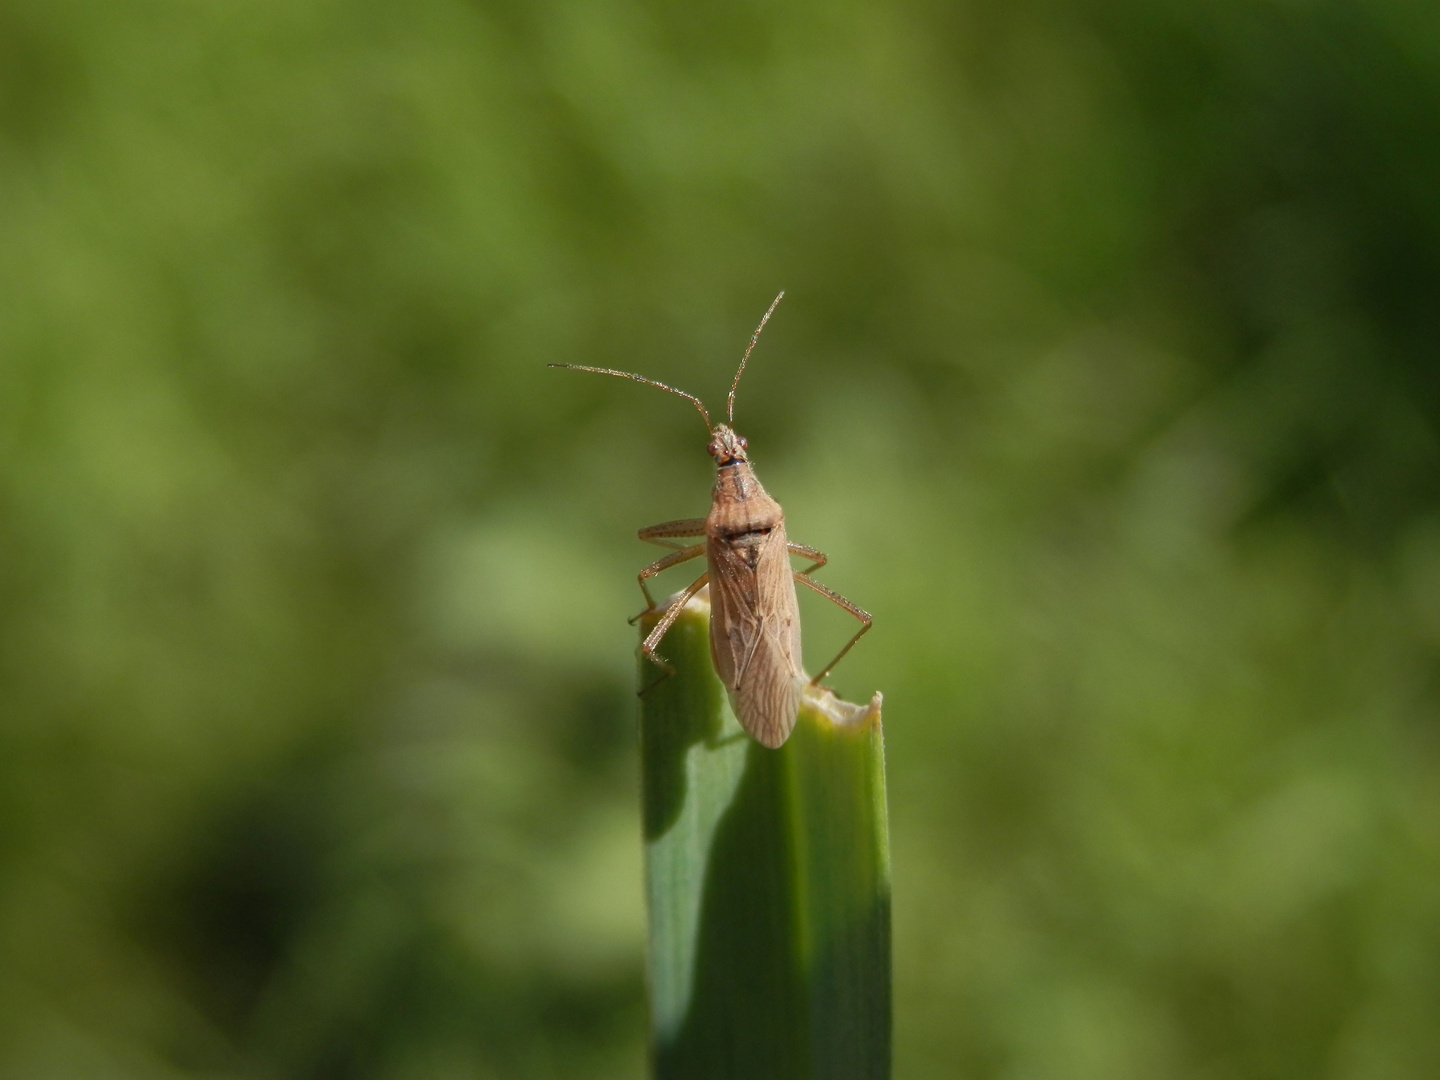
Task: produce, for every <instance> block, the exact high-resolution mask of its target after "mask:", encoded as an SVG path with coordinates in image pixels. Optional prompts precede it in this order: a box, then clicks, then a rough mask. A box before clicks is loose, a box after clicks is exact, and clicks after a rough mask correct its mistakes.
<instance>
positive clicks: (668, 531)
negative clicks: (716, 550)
mask: <svg viewBox="0 0 1440 1080" xmlns="http://www.w3.org/2000/svg"><path fill="white" fill-rule="evenodd" d="M635 535H636V536H638V537H640V539H641V540H644V541H645V542H646V543H647V544H659V545H660V546H661V547H676V546H677V545H675V544H667V543H666V542H665V541H666V539H667V538H669V537H677V536H678V537H686V536H704V535H705V519H704V518H684V519H682V520H680V521H662V522H661V523H660V524H659V525H647V526H646V527H645V528H643V529H641V530H640V531H639V532H638V533H636V534H635Z"/></svg>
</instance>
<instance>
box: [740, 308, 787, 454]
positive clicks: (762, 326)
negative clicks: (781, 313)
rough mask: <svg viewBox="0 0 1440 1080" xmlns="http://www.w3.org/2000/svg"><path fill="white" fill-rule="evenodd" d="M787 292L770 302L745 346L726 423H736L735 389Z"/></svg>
mask: <svg viewBox="0 0 1440 1080" xmlns="http://www.w3.org/2000/svg"><path fill="white" fill-rule="evenodd" d="M784 296H785V290H784V289H781V290H780V295H779V296H777V297H775V299H774V300H771V301H770V306H769V307H768V308H766V309H765V315H764V317H763V318H762V319H761V320H760V325H759V326H757V327H755V333H753V334H751V335H750V344H749V345H746V346H745V355H744V356H742V357H741V358H740V367H739V368H738V369H737V370H736V372H735V381H734V382H732V383H731V384H730V396H729V397H728V398H726V399H725V421H726V423H728V424H731V425H734V423H735V388H736V387H737V386H739V385H740V376H741V375H743V374H745V361H747V360H749V359H750V350H751V349H753V348H755V342H757V341H759V340H760V331H761V330H764V329H765V324H766V323H767V322H769V321H770V316H771V315H773V314H775V307H776V305H778V304H779V303H780V301H781V300H782V299H784Z"/></svg>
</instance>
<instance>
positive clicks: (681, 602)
mask: <svg viewBox="0 0 1440 1080" xmlns="http://www.w3.org/2000/svg"><path fill="white" fill-rule="evenodd" d="M703 546H704V545H703V544H702V545H701V547H703ZM677 554H678V552H677ZM709 581H710V572H709V571H708V570H707V571H706V572H705V573H703V574H701V575H700V576H699V577H698V578H696V579H695V580H694V581H692V582H691V583H690V587H689V588H687V589H686V590H685V591H684V592H682V593H681V594H680V595H679V596H677V597H676V598H675V599H674V600H672V601H671V602H670V606H669V607H668V608H666V609H665V614H664V615H662V616H661V617H660V621H659V622H658V623H656V624H655V629H653V630H651V631H650V633H649V634H647V635H646V637H645V641H644V642H643V643H642V644H641V646H640V651H641V652H643V653H644V654H645V658H646V659H647V660H649V661H650V662H651V663H652V664H656V665H658V666H659V667H661V668H663V669H664V670H665V674H664V675H661V676H660V678H658V679H656V680H655V681H654V682H653V683H651V684H650V685H649V686H646V687H645V688H644V689H642V690H641V691H640V695H641V696H642V697H643V696H645V695H646V694H648V693H649V692H650V691H651V690H653V689H655V687H657V686H659V685H660V684H661V683H662V682H664V681H665V680H666V679H668V678H669V677H670V676H671V675H674V674H675V669H674V668H673V667H671V666H670V663H669V661H667V660H666V659H665V658H664V657H662V656H661V655H660V654H659V653H657V652H656V651H655V649H656V647H657V646H659V644H660V639H661V638H663V637H664V636H665V635H666V634H667V633H669V631H670V627H672V626H674V625H675V620H676V619H678V618H679V617H680V612H682V611H684V610H685V605H686V604H688V603H689V602H690V598H691V597H692V596H694V595H695V594H696V593H698V592H699V591H700V590H701V589H703V588H704V587H705V586H706V584H707V583H709Z"/></svg>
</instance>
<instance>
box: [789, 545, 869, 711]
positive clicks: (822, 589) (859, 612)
mask: <svg viewBox="0 0 1440 1080" xmlns="http://www.w3.org/2000/svg"><path fill="white" fill-rule="evenodd" d="M816 554H819V553H818V552H816ZM795 580H796V581H798V582H800V584H801V585H805V586H807V587H808V588H811V589H813V590H815V591H816V592H817V593H819V594H820V595H821V596H823V597H825V599H827V600H829V601H830V602H831V603H833V604H836V605H838V606H839V607H842V608H844V609H845V610H846V611H848V612H849V613H850V614H851V615H854V616H855V618H857V619H859V620H860V621H861V622H862V623H864V625H863V626H861V627H860V629H859V630H856V631H855V636H854V637H852V638H851V639H850V640H849V641H847V642H846V643H845V647H844V648H843V649H841V650H840V651H839V652H838V653H836V654H835V659H834V660H831V661H830V663H828V664H826V665H825V668H824V670H823V671H821V672H820V674H819V675H816V676H815V677H814V678H813V679H811V680H810V685H811V686H819V685H820V680H821V679H823V678H825V676H826V675H829V674H830V672H832V671H834V670H835V665H836V664H838V663H840V661H841V660H843V659H845V654H846V653H848V652H849V651H850V650H851V649H852V648H853V647H854V645H855V643H856V642H857V641H859V640H860V639H861V638H862V637H863V636H864V635H865V631H867V630H869V629H870V627H871V625H872V624H873V623H874V621H875V620H874V617H873V616H871V614H870V613H869V612H868V611H866V610H865V609H864V608H861V607H857V606H856V605H855V604H853V603H851V602H850V601H849V600H847V599H846V598H845V597H843V596H841V595H840V594H839V593H838V592H836V591H835V590H834V589H832V588H830V587H828V586H826V585H821V584H820V582H818V581H816V580H815V579H814V578H812V577H811V576H810V575H809V574H806V573H802V572H801V571H799V570H796V571H795Z"/></svg>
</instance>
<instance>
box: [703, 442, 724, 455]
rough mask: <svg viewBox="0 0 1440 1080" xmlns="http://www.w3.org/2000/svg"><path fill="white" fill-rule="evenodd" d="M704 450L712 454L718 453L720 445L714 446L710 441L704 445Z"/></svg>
mask: <svg viewBox="0 0 1440 1080" xmlns="http://www.w3.org/2000/svg"><path fill="white" fill-rule="evenodd" d="M705 450H706V452H707V453H709V454H712V455H713V454H718V453H719V452H720V447H718V446H716V445H715V444H714V443H713V442H712V443H711V444H710V445H709V446H707V447H705Z"/></svg>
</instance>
